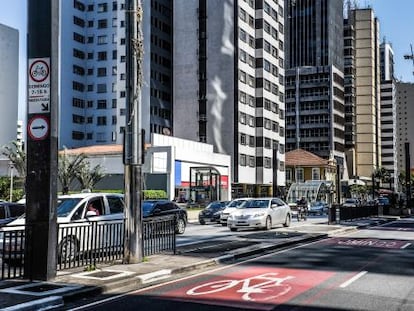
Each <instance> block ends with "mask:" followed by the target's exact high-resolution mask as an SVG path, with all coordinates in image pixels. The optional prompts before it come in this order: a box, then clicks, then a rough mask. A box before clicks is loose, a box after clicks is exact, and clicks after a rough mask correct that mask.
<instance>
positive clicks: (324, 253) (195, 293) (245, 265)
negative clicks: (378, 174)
mask: <svg viewBox="0 0 414 311" xmlns="http://www.w3.org/2000/svg"><path fill="white" fill-rule="evenodd" d="M413 262H414V220H404V221H396V222H392V223H388V224H386V225H384V226H381V227H376V228H371V229H366V230H360V231H358V232H355V233H353V234H349V235H344V236H341V237H335V238H330V239H326V240H322V241H318V242H314V243H310V244H307V245H303V246H298V247H294V248H291V249H288V250H284V251H279V252H275V253H273V254H270V255H266V256H262V257H258V258H254V259H251V260H248V261H244V262H241V263H238V264H234V265H227V266H223V267H220V268H218V269H215V270H210V271H208V272H206V273H203V274H199V275H193V276H189V277H186V278H183V279H180V280H175V281H171V282H168V283H164V284H161V285H158V286H154V287H151V288H147V289H143V290H139V291H135V292H130V293H126V294H125V295H122V296H107V297H102V300H101V301H97V302H95V303H94V304H92V305H87V306H85V307H84V308H81V309H82V310H115V309H119V308H121V309H122V310H137V309H139V310H151V311H152V310H154V311H155V310H180V311H184V310H191V311H193V310H197V311H203V310H307V311H315V310H325V311H328V310H330V311H340V310H342V311H343V310H375V311H381V310H384V311H393V310H402V311H404V310H407V311H408V310H414V282H413V281H412V280H413V279H414V266H413ZM78 310H80V309H78Z"/></svg>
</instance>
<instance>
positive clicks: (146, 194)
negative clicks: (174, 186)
mask: <svg viewBox="0 0 414 311" xmlns="http://www.w3.org/2000/svg"><path fill="white" fill-rule="evenodd" d="M142 198H143V199H144V200H159V199H167V192H165V191H164V190H143V191H142Z"/></svg>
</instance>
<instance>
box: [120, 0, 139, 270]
mask: <svg viewBox="0 0 414 311" xmlns="http://www.w3.org/2000/svg"><path fill="white" fill-rule="evenodd" d="M125 14H126V16H125V19H126V56H127V57H126V124H125V133H124V135H125V141H124V165H125V167H124V174H125V205H126V209H125V216H126V230H125V231H126V232H125V233H126V237H125V253H124V262H126V263H138V262H141V261H142V259H143V245H142V213H141V188H142V187H141V185H142V171H141V169H142V152H143V151H142V149H141V146H142V144H141V142H142V140H143V139H144V137H142V131H141V129H140V128H141V86H142V57H143V39H142V30H141V28H142V18H143V11H142V5H141V1H140V0H127V1H126V13H125Z"/></svg>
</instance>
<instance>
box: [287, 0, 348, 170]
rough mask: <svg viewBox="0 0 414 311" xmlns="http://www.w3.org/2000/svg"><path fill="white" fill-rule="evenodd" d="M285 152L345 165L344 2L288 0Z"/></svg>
mask: <svg viewBox="0 0 414 311" xmlns="http://www.w3.org/2000/svg"><path fill="white" fill-rule="evenodd" d="M286 14H287V15H288V16H289V18H288V19H287V25H286V30H287V39H286V42H287V44H286V53H287V54H286V55H287V59H286V63H287V67H286V150H288V151H291V150H295V149H299V148H300V149H304V150H306V151H309V152H312V153H314V154H316V155H318V156H320V157H322V158H324V159H329V158H334V159H335V160H336V163H337V164H339V165H340V166H341V167H342V168H343V176H342V177H344V176H347V167H346V165H345V108H344V101H345V98H344V73H343V72H344V57H343V51H344V50H343V46H344V42H343V37H342V36H340V35H338V34H342V33H343V1H341V0H312V1H303V0H297V1H286Z"/></svg>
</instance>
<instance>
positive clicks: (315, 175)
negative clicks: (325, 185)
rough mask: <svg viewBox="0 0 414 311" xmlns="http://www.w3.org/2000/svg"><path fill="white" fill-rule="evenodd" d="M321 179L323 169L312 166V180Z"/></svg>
mask: <svg viewBox="0 0 414 311" xmlns="http://www.w3.org/2000/svg"><path fill="white" fill-rule="evenodd" d="M320 179H321V170H320V168H319V167H313V168H312V180H320Z"/></svg>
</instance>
